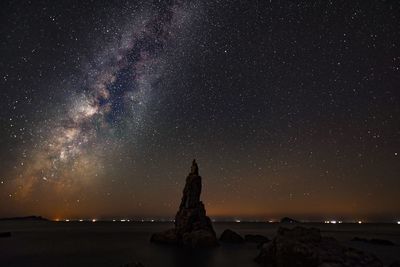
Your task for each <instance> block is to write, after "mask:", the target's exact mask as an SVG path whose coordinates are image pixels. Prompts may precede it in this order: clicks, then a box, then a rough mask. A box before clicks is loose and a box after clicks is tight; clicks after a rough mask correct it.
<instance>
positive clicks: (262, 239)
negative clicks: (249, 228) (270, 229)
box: [244, 235, 270, 244]
mask: <svg viewBox="0 0 400 267" xmlns="http://www.w3.org/2000/svg"><path fill="white" fill-rule="evenodd" d="M244 240H245V241H246V242H249V243H258V244H261V243H267V242H269V241H270V240H269V239H268V237H266V236H263V235H245V236H244Z"/></svg>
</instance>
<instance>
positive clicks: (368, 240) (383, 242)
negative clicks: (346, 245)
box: [351, 237, 395, 246]
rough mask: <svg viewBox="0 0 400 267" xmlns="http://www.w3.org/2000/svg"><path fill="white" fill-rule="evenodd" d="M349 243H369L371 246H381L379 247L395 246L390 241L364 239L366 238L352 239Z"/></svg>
mask: <svg viewBox="0 0 400 267" xmlns="http://www.w3.org/2000/svg"><path fill="white" fill-rule="evenodd" d="M351 241H356V242H365V243H369V244H371V245H381V246H394V245H395V244H394V243H393V242H392V241H390V240H385V239H377V238H372V239H366V238H361V237H354V238H353V239H352V240H351Z"/></svg>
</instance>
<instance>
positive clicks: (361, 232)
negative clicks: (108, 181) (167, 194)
mask: <svg viewBox="0 0 400 267" xmlns="http://www.w3.org/2000/svg"><path fill="white" fill-rule="evenodd" d="M213 225H214V228H215V230H216V232H217V235H218V236H219V235H220V234H221V233H222V232H223V231H224V230H225V229H231V230H234V231H236V232H237V233H239V234H241V235H242V236H244V235H246V234H262V235H265V236H267V237H268V238H270V239H272V238H273V237H274V236H275V234H276V232H277V229H278V228H279V227H280V226H282V225H281V224H280V223H250V222H240V223H239V222H215V223H214V224H213ZM301 225H302V226H305V227H316V228H319V229H320V230H321V231H322V234H323V235H324V236H331V237H334V238H336V239H337V240H339V241H340V242H342V243H343V244H344V245H346V246H350V247H354V248H358V249H361V250H364V251H368V252H371V253H374V254H375V255H376V256H378V257H379V258H380V259H381V260H382V261H383V262H384V263H385V264H386V265H389V264H390V263H392V262H394V261H396V260H397V261H400V246H399V245H400V225H398V224H394V223H393V224H372V223H363V224H346V223H342V224H324V223H306V224H301ZM172 226H173V223H172V222H132V221H130V222H127V221H125V222H120V221H117V222H111V221H110V222H108V221H97V222H91V221H83V222H79V221H73V222H53V221H0V232H11V237H4V238H0V267H20V266H26V267H28V266H29V267H35V266H40V267H44V266H60V267H63V266H78V267H79V266H85V267H87V266H96V267H101V266H107V267H119V266H126V265H127V264H132V263H135V262H141V263H142V264H143V265H144V266H145V267H158V266H159V267H161V266H162V267H173V266H174V267H181V266H182V267H203V266H210V267H217V266H218V267H224V266H229V267H231V266H241V267H243V266H249V267H253V266H254V267H257V266H259V265H258V264H257V263H256V262H254V258H255V257H256V256H257V255H258V253H259V250H258V248H257V244H253V243H245V244H236V245H235V244H222V245H220V246H219V247H216V248H212V249H196V250H193V249H188V248H182V247H170V246H164V245H159V244H154V243H151V242H150V241H149V240H150V236H151V234H152V233H154V232H159V231H163V230H166V229H168V228H171V227H172ZM286 227H293V225H286ZM354 237H360V238H368V239H371V238H378V239H385V240H390V241H392V242H394V243H395V244H396V245H394V246H384V245H372V244H369V243H364V242H357V241H352V239H353V238H354Z"/></svg>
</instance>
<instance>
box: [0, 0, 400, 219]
mask: <svg viewBox="0 0 400 267" xmlns="http://www.w3.org/2000/svg"><path fill="white" fill-rule="evenodd" d="M1 5H2V8H1V9H0V10H1V13H2V14H1V23H0V29H1V33H2V34H1V37H0V38H1V39H0V53H1V58H2V60H1V61H0V70H1V79H0V90H1V93H2V98H1V106H0V122H1V129H0V182H1V183H0V202H1V203H2V204H1V205H0V215H2V216H3V215H4V216H14V215H25V214H40V215H43V216H47V217H50V218H67V217H68V218H82V217H84V218H111V217H118V216H119V217H127V216H131V217H138V218H142V217H149V218H150V217H152V218H153V217H157V218H170V217H172V216H173V215H174V212H175V210H176V207H177V205H178V201H179V195H180V192H181V190H182V188H183V184H184V179H185V176H186V175H187V173H188V168H189V167H190V162H191V160H192V159H193V158H196V159H197V162H198V163H199V167H200V175H202V176H203V183H204V192H203V195H202V197H203V200H204V202H205V204H206V206H207V211H208V213H209V214H210V215H211V216H212V217H215V218H219V217H221V218H248V219H263V220H264V219H265V220H268V219H277V218H279V217H281V216H289V215H290V216H297V217H299V218H301V219H310V220H313V219H349V220H398V217H399V216H400V205H399V204H398V203H397V202H398V201H397V194H398V188H400V187H399V186H400V182H399V179H398V177H399V174H400V168H399V166H400V164H399V163H400V162H399V160H400V158H399V153H400V128H399V126H400V123H399V115H400V105H399V104H400V99H399V97H400V94H399V88H398V87H399V85H400V78H399V77H400V49H399V46H400V40H399V33H400V26H399V23H398V20H399V14H400V13H399V11H400V6H399V5H398V4H397V3H395V2H390V1H375V2H368V3H367V2H362V1H356V2H351V3H350V2H345V1H339V2H334V1H326V2H323V3H308V2H299V3H294V2H288V3H281V2H278V1H254V2H246V1H211V2H203V1H195V0H193V1H183V0H179V1H178V0H177V1H153V2H151V1H111V2H108V3H102V2H98V1H87V2H85V3H81V2H80V1H58V2H57V3H53V2H49V1H39V2H34V1H22V2H19V3H13V2H10V3H6V2H5V3H2V4H1Z"/></svg>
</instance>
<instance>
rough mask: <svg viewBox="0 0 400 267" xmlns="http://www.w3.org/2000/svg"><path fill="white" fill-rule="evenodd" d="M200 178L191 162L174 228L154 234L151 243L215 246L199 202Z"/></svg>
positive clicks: (214, 236)
mask: <svg viewBox="0 0 400 267" xmlns="http://www.w3.org/2000/svg"><path fill="white" fill-rule="evenodd" d="M201 187H202V183H201V176H199V168H198V166H197V163H196V160H193V162H192V167H191V170H190V173H189V175H188V176H187V178H186V184H185V188H184V189H183V196H182V200H181V204H180V206H179V210H178V212H177V214H176V216H175V227H174V228H173V229H170V230H167V231H165V232H162V233H155V234H153V235H152V237H151V239H150V240H151V241H152V242H156V243H162V244H173V245H185V246H190V247H211V246H217V245H218V240H217V237H216V234H215V231H214V229H213V227H212V223H211V220H210V218H209V217H207V215H206V210H205V208H204V204H203V203H202V202H201V201H200V194H201V189H202V188H201Z"/></svg>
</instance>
